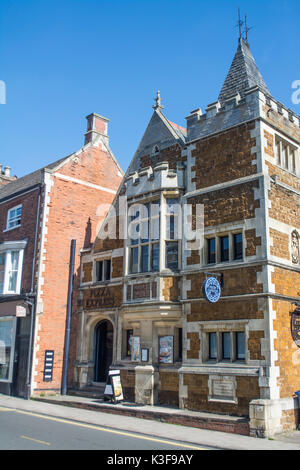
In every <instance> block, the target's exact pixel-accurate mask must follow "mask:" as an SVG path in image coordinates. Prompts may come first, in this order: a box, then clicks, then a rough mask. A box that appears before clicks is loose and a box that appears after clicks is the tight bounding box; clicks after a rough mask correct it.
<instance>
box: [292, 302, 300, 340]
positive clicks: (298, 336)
mask: <svg viewBox="0 0 300 470" xmlns="http://www.w3.org/2000/svg"><path fill="white" fill-rule="evenodd" d="M291 332H292V338H293V340H294V341H295V343H296V345H297V346H298V348H300V309H296V310H294V312H293V313H292V317H291Z"/></svg>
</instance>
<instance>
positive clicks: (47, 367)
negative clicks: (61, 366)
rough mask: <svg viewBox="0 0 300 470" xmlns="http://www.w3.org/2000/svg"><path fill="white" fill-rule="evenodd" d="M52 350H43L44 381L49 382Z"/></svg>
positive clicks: (51, 373) (52, 361)
mask: <svg viewBox="0 0 300 470" xmlns="http://www.w3.org/2000/svg"><path fill="white" fill-rule="evenodd" d="M53 364H54V351H53V350H47V351H45V362H44V382H51V380H52V376H53Z"/></svg>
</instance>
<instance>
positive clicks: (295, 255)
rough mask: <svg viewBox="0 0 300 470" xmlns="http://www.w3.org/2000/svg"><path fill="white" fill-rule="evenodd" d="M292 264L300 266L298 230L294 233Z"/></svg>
mask: <svg viewBox="0 0 300 470" xmlns="http://www.w3.org/2000/svg"><path fill="white" fill-rule="evenodd" d="M291 248H292V262H293V263H294V264H299V233H298V232H297V230H294V231H293V232H292V247H291Z"/></svg>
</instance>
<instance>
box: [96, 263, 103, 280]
mask: <svg viewBox="0 0 300 470" xmlns="http://www.w3.org/2000/svg"><path fill="white" fill-rule="evenodd" d="M96 279H97V281H102V280H103V261H97V262H96Z"/></svg>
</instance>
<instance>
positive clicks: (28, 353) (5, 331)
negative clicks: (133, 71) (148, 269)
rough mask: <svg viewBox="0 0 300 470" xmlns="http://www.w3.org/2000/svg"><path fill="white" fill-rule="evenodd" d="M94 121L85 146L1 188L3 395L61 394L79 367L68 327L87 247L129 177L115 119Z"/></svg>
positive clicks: (0, 370) (97, 117)
mask: <svg viewBox="0 0 300 470" xmlns="http://www.w3.org/2000/svg"><path fill="white" fill-rule="evenodd" d="M87 123H88V126H87V132H86V134H85V142H84V146H83V147H82V148H81V149H79V150H78V151H77V152H75V153H73V154H71V155H69V156H67V157H64V158H62V159H60V160H58V161H56V162H54V163H52V164H50V165H48V166H46V167H44V168H42V169H40V170H37V171H35V172H33V173H31V174H29V175H26V176H24V177H22V178H18V179H15V180H14V181H11V182H9V184H6V185H5V186H4V185H3V186H2V187H1V188H0V207H1V218H0V290H1V292H0V392H1V393H7V394H12V395H16V396H23V397H27V398H28V397H30V396H31V395H34V394H39V393H46V392H47V391H49V392H52V393H53V392H54V393H60V392H61V390H62V385H63V382H65V381H66V380H67V373H68V371H69V369H68V367H67V363H68V360H70V364H71V365H73V362H72V349H71V348H70V347H69V343H70V341H69V338H68V336H67V334H66V325H67V318H68V315H67V314H68V311H70V309H71V308H72V304H73V302H75V303H76V295H75V294H74V295H71V296H70V290H71V289H73V286H74V289H76V287H77V285H78V279H79V274H78V270H79V269H80V250H81V248H82V247H88V246H90V244H91V240H93V238H94V237H95V235H96V233H97V225H98V224H99V223H101V221H102V220H103V217H104V216H105V215H106V214H105V213H101V212H99V210H98V208H99V205H104V206H105V207H109V206H110V204H111V202H112V200H113V198H114V197H115V194H116V191H117V189H118V186H119V184H120V182H121V181H122V176H123V172H122V170H121V168H120V167H119V165H118V163H117V161H116V159H115V157H114V155H113V154H112V152H111V150H110V147H109V143H108V135H107V126H108V119H106V118H103V117H101V116H100V115H98V114H95V113H93V114H91V115H89V116H88V117H87ZM101 207H102V206H101ZM72 240H74V242H73V244H72ZM71 244H72V246H73V247H74V248H75V249H73V251H71ZM71 253H73V257H71ZM71 265H72V267H73V269H72V271H71V269H70V266H71ZM70 281H71V282H70ZM71 293H72V292H71ZM67 340H68V348H67V350H66V344H67ZM66 354H67V356H68V357H66ZM73 360H74V358H73Z"/></svg>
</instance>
